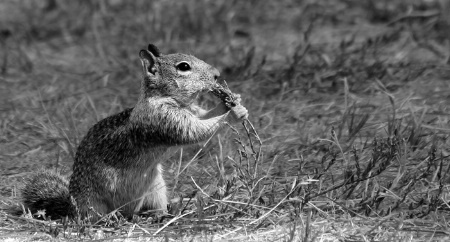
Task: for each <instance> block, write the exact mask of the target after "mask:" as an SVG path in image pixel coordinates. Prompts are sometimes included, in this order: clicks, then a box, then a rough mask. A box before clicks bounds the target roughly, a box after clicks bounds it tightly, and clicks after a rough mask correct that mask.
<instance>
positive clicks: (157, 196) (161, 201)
mask: <svg viewBox="0 0 450 242" xmlns="http://www.w3.org/2000/svg"><path fill="white" fill-rule="evenodd" d="M162 173H163V169H162V165H161V164H158V165H157V167H156V169H155V173H154V179H153V181H152V182H151V184H150V186H149V187H148V190H147V192H146V193H145V194H144V198H143V199H142V200H141V202H140V203H139V204H138V205H137V206H136V210H135V212H140V211H145V210H160V211H166V210H167V204H168V201H167V187H166V182H165V181H164V178H163V174H162Z"/></svg>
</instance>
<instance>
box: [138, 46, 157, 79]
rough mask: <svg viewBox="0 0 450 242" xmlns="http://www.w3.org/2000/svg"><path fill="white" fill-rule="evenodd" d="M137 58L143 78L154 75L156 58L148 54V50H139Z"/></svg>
mask: <svg viewBox="0 0 450 242" xmlns="http://www.w3.org/2000/svg"><path fill="white" fill-rule="evenodd" d="M139 57H140V58H141V63H142V68H143V69H142V70H143V72H144V76H149V75H150V73H151V74H152V75H155V73H156V67H155V63H156V57H155V56H154V55H153V54H152V53H151V52H149V51H148V50H141V51H140V52H139Z"/></svg>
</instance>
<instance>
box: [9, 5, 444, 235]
mask: <svg viewBox="0 0 450 242" xmlns="http://www.w3.org/2000/svg"><path fill="white" fill-rule="evenodd" d="M449 16H450V1H448V0H439V1H438V0H394V1H389V0H382V1H375V0H365V1H362V0H334V1H331V0H323V1H320V0H319V1H313V0H303V1H294V0H281V1H256V0H254V1H253V0H252V1H226V0H216V1H209V0H197V1H194V0H184V1H175V0H167V1H144V0H134V1H128V2H126V1H124V0H110V1H106V0H101V1H56V0H47V1H32V0H3V1H1V2H0V50H1V51H0V177H1V179H0V208H1V210H0V240H8V241H22V240H49V239H52V238H55V239H56V240H63V241H64V240H79V239H86V240H91V239H100V240H104V239H106V240H117V241H121V240H123V239H125V238H127V239H128V240H129V241H138V240H144V241H434V240H437V241H439V240H443V241H446V240H447V241H448V240H450V229H449V223H448V221H449V219H450V216H449V215H450V214H449V211H450V204H449V200H450V194H449V189H450V186H449V181H450V177H449V176H450V175H449V170H450V164H449V162H450V157H449V155H450V141H449V140H448V138H449V133H450V125H449V117H450V109H449V107H450V106H449V104H450V82H449V81H450V58H449V57H450V31H449V29H450V17H449ZM148 43H154V44H155V45H157V46H158V47H159V48H160V49H161V50H162V51H163V53H173V52H184V53H190V54H193V55H195V56H197V57H199V58H200V59H203V60H205V61H206V62H208V63H210V64H212V65H214V66H215V67H217V68H218V69H219V70H221V73H222V76H221V77H222V78H223V79H225V80H226V81H227V83H228V86H229V87H230V89H231V90H232V91H234V92H236V93H240V94H241V96H242V97H243V105H244V106H246V107H247V108H248V110H249V113H250V118H249V120H250V122H251V123H252V124H253V125H254V128H255V129H254V130H253V129H252V128H251V127H250V126H249V125H248V124H247V126H243V125H236V127H235V128H234V129H228V130H227V131H225V132H222V133H221V134H219V135H217V136H216V137H214V138H213V139H211V140H210V141H209V142H208V143H206V144H202V145H197V146H194V147H190V148H185V149H183V150H182V152H178V153H177V154H175V155H174V156H173V157H172V158H171V160H169V161H167V163H166V164H165V169H166V178H167V181H168V182H169V183H170V191H171V197H170V198H171V201H172V203H171V205H170V209H169V213H170V214H171V215H170V216H164V217H161V216H143V217H136V218H135V219H133V220H132V221H129V220H125V219H123V218H121V217H120V216H116V217H111V218H108V219H106V220H107V221H106V222H105V221H102V222H99V223H97V224H84V225H79V224H76V223H74V222H62V221H44V220H39V219H36V218H33V216H32V215H31V214H25V215H18V214H15V213H12V212H11V210H12V209H11V208H14V207H15V208H20V192H19V191H20V188H21V186H22V185H23V179H24V178H26V177H28V176H30V175H32V174H33V173H35V172H36V171H37V170H38V169H51V170H56V171H57V172H60V173H61V174H64V175H70V173H71V166H72V162H73V156H74V152H75V150H76V147H77V145H78V143H79V142H80V140H81V139H82V138H83V136H84V134H85V133H86V132H87V130H88V129H89V128H90V127H91V126H92V125H93V124H94V123H96V122H97V121H99V120H100V119H102V118H105V117H107V116H109V115H112V114H114V113H117V112H119V111H121V110H123V109H124V108H127V107H131V106H133V105H134V103H135V102H136V100H137V97H138V90H139V83H140V77H141V73H140V72H141V67H140V62H139V59H138V52H139V50H140V49H142V48H145V47H146V46H147V44H148ZM201 102H202V103H203V104H204V105H211V103H212V102H213V100H212V99H210V98H203V99H202V100H201ZM256 133H257V134H256ZM35 217H36V216H35Z"/></svg>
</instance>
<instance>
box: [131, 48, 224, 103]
mask: <svg viewBox="0 0 450 242" xmlns="http://www.w3.org/2000/svg"><path fill="white" fill-rule="evenodd" d="M139 57H140V59H141V62H142V68H143V74H144V80H143V82H142V85H141V88H142V93H141V95H143V98H149V97H154V96H163V97H173V98H174V99H175V100H176V101H177V102H179V103H181V104H186V105H189V104H190V103H191V102H192V101H193V100H194V99H195V98H196V97H197V95H198V94H199V93H201V92H204V91H207V90H209V88H210V87H211V86H212V85H213V84H214V83H215V82H216V81H217V78H218V77H219V75H220V73H219V71H218V70H217V69H216V68H214V67H212V66H210V65H208V64H207V63H205V62H204V61H202V60H199V59H197V58H196V57H194V56H192V55H186V54H179V53H177V54H168V55H163V54H161V53H160V52H159V50H158V48H157V47H156V46H154V45H152V44H150V45H149V46H148V50H141V51H140V52H139Z"/></svg>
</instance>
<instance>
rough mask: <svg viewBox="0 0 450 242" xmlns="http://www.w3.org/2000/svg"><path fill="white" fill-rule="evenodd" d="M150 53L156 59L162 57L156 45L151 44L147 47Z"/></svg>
mask: <svg viewBox="0 0 450 242" xmlns="http://www.w3.org/2000/svg"><path fill="white" fill-rule="evenodd" d="M147 49H148V51H150V52H151V53H152V54H153V55H154V56H156V57H160V56H161V51H159V49H158V47H156V45H154V44H149V45H148V47H147Z"/></svg>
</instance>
